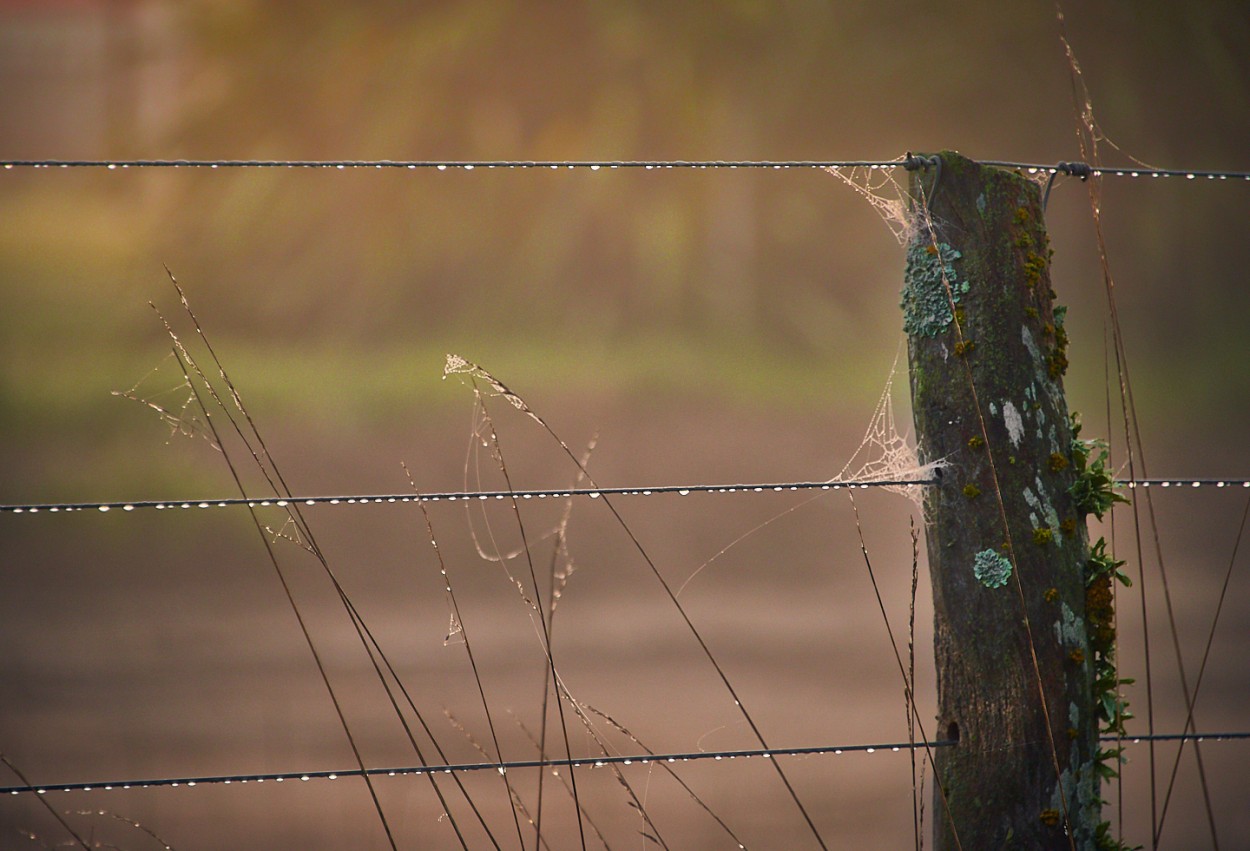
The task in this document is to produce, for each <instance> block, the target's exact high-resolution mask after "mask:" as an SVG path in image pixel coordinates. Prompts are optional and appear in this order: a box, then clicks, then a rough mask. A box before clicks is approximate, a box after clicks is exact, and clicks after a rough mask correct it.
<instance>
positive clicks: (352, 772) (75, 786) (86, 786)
mask: <svg viewBox="0 0 1250 851" xmlns="http://www.w3.org/2000/svg"><path fill="white" fill-rule="evenodd" d="M1182 739H1183V740H1187V741H1196V742H1204V743H1205V742H1230V741H1241V740H1246V739H1250V732H1227V733H1156V734H1154V735H1147V736H1125V737H1117V736H1102V737H1101V738H1100V739H1099V741H1102V742H1118V743H1119V744H1122V745H1132V744H1138V743H1141V742H1147V741H1156V742H1171V741H1181V740H1182ZM957 744H959V743H958V742H957V741H953V740H941V741H936V742H886V743H883V744H872V745H821V746H817V747H804V748H769V749H767V750H764V749H757V750H735V751H695V752H693V753H665V754H632V755H628V756H598V757H583V758H575V759H545V760H544V759H532V760H515V761H509V762H467V763H452V764H446V765H409V766H402V767H394V768H366V769H364V770H363V771H362V770H361V769H359V768H350V769H345V770H343V771H287V772H275V773H268V774H219V775H210V776H204V777H164V778H152V779H146V780H113V781H103V782H94V783H47V784H43V785H23V786H0V795H21V794H28V793H32V792H33V793H36V794H39V795H43V794H47V793H48V792H92V791H108V792H111V791H116V790H125V789H149V788H153V787H160V786H169V787H175V786H209V785H213V784H231V783H264V782H265V781H267V780H268V781H271V782H276V783H282V782H284V781H287V780H300V781H308V780H338V779H339V778H348V777H362V776H365V775H368V776H369V777H381V776H387V777H399V776H412V775H422V774H450V773H452V772H473V771H501V772H506V771H511V770H518V769H526V768H602V767H604V766H606V765H634V764H638V765H649V764H651V763H657V762H670V763H671V762H697V761H703V760H714V761H724V760H735V759H750V758H753V757H761V758H764V759H772V758H773V757H779V756H826V755H830V754H832V755H841V754H844V753H869V754H871V753H876V752H877V751H890V752H891V753H897V752H900V751H910V750H920V749H924V748H948V747H954V746H956V745H957Z"/></svg>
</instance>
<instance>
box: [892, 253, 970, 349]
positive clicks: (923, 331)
mask: <svg viewBox="0 0 1250 851" xmlns="http://www.w3.org/2000/svg"><path fill="white" fill-rule="evenodd" d="M961 257H963V253H962V252H960V251H958V250H957V249H955V248H952V247H951V246H950V245H948V244H947V243H945V242H941V243H938V244H937V245H936V246H935V245H934V244H933V243H926V242H924V241H923V240H919V239H917V240H913V241H912V242H911V243H910V244H909V245H908V246H907V271H906V273H905V280H906V284H905V285H904V287H903V301H902V304H901V307H902V308H903V330H904V331H906V332H907V333H908V334H909V335H921V336H924V337H936V336H937V335H939V334H941V333H942V332H943V331H945V330H946V329H947V328H949V327H950V325H951V322H952V321H953V320H954V318H955V314H954V313H953V312H952V310H951V304H952V302H953V303H954V304H958V303H959V300H960V298H961V297H962V296H963V295H965V294H967V292H968V290H969V289H971V286H970V285H969V283H968V281H967V280H962V281H961V280H960V279H959V275H958V274H957V273H956V272H955V263H956V262H958V261H959V259H960V258H961ZM948 284H949V286H950V290H949V292H948V291H947V285H948Z"/></svg>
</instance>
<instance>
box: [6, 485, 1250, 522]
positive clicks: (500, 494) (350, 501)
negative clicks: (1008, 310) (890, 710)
mask: <svg viewBox="0 0 1250 851" xmlns="http://www.w3.org/2000/svg"><path fill="white" fill-rule="evenodd" d="M935 484H937V479H871V480H864V481H858V480H842V481H827V482H763V483H755V484H736V485H735V484H723V485H707V484H704V485H654V486H651V487H616V488H565V489H562V490H515V491H507V490H503V491H447V492H442V493H419V494H413V493H406V494H387V493H376V494H354V495H337V496H293V497H289V498H282V499H279V498H277V497H272V498H255V497H250V498H249V497H229V498H226V499H163V500H158V499H148V500H129V501H124V500H123V501H113V502H32V503H12V504H6V505H0V514H39V513H41V512H47V513H50V514H55V513H71V512H75V511H100V512H109V511H137V510H140V509H156V510H158V511H162V510H170V509H192V508H230V507H234V506H243V505H245V506H247V507H249V508H268V507H270V506H276V507H278V508H285V507H287V506H289V505H334V506H345V505H372V504H386V503H405V502H409V503H410V502H457V501H466V502H467V501H473V500H477V501H486V500H492V499H494V500H502V499H512V498H516V499H568V498H570V497H575V496H576V497H588V498H590V499H597V498H599V497H601V496H658V495H660V494H678V495H680V496H687V495H689V494H692V493H702V494H749V493H783V492H786V491H807V490H825V491H828V490H842V489H847V490H853V489H857V488H859V489H866V488H906V487H918V486H929V485H935ZM1116 484H1117V485H1119V486H1121V487H1125V488H1128V489H1129V490H1135V489H1137V488H1150V487H1160V488H1177V489H1190V490H1192V489H1195V488H1201V487H1204V486H1205V487H1212V488H1217V489H1218V488H1238V487H1240V488H1250V479H1183V478H1167V479H1134V480H1121V481H1117V483H1116Z"/></svg>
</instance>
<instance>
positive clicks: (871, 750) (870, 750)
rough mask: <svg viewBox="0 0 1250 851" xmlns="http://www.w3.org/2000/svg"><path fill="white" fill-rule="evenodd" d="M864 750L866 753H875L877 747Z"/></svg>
mask: <svg viewBox="0 0 1250 851" xmlns="http://www.w3.org/2000/svg"><path fill="white" fill-rule="evenodd" d="M865 752H866V753H876V752H877V749H876V748H867V749H866V750H865Z"/></svg>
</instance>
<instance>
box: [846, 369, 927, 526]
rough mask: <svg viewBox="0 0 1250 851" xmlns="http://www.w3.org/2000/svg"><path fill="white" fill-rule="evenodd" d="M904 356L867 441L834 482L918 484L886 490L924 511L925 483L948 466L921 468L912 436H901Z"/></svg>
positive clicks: (879, 404)
mask: <svg viewBox="0 0 1250 851" xmlns="http://www.w3.org/2000/svg"><path fill="white" fill-rule="evenodd" d="M900 355H901V351H900V352H899V353H898V354H895V356H894V364H893V365H892V366H891V367H890V376H889V378H887V379H886V382H885V389H884V390H882V391H881V396H880V398H879V399H878V400H877V406H876V408H875V409H874V410H873V413H872V419H871V420H870V421H869V423H868V430H867V431H866V432H865V433H864V439H863V441H862V442H861V443H860V444H859V448H858V449H856V450H855V454H854V455H852V456H851V458H850V460H848V461H847V462H846V466H845V467H843V468H842V470H841V472H839V473H838V475H837V476H835V477H834V479H831V480H830V481H834V480H837V481H843V482H867V481H880V480H882V479H887V480H893V481H915V482H917V484H914V485H908V484H900V485H884V486H883V487H884V489H885V490H887V491H890V492H891V493H897V494H901V495H903V496H905V497H907V498H908V499H909V500H911V501H912V502H913V503H915V504H916V505H917V506H921V507H923V505H924V492H925V486H924V484H921V483H922V482H925V481H927V480H929V479H932V478H933V476H934V474H935V473H936V472H937V471H938V470H939V469H941V468H942V467H944V466H945V462H944V461H943V460H941V459H939V460H937V461H930V462H929V463H927V464H921V463H920V459H919V458H918V457H917V455H916V450H915V448H914V447H913V446H912V444H911V440H910V438H911V432H910V431H909V432H907V433H905V434H900V433H899V431H898V428H897V427H896V425H895V422H894V376H895V375H896V374H897V372H898V361H899V357H900Z"/></svg>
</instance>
